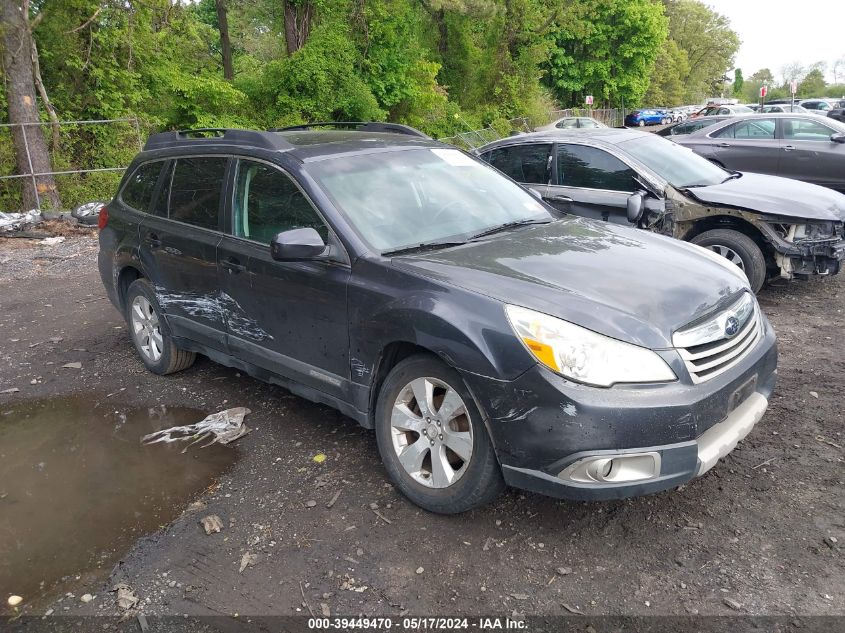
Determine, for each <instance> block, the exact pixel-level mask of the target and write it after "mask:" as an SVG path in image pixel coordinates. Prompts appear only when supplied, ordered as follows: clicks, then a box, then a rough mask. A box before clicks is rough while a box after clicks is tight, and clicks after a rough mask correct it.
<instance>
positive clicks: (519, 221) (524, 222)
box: [469, 218, 551, 241]
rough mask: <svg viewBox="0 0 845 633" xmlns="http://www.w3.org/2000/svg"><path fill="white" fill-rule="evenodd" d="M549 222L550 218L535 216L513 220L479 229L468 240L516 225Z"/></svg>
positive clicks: (506, 229)
mask: <svg viewBox="0 0 845 633" xmlns="http://www.w3.org/2000/svg"><path fill="white" fill-rule="evenodd" d="M549 222H551V219H542V220H538V219H537V218H534V219H526V220H516V221H514V222H505V223H504V224H500V225H499V226H494V227H492V228H489V229H486V230H484V231H481V232H480V233H476V234H475V235H471V236H470V237H469V240H470V241H472V240H477V239H479V238H481V237H487V236H488V235H493V234H495V233H501V232H503V231H508V230H510V229H513V228H516V227H518V226H525V225H527V224H548V223H549Z"/></svg>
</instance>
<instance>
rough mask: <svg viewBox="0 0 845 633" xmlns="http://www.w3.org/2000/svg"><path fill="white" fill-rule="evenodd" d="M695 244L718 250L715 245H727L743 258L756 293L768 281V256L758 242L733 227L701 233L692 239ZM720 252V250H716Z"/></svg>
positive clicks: (746, 272)
mask: <svg viewBox="0 0 845 633" xmlns="http://www.w3.org/2000/svg"><path fill="white" fill-rule="evenodd" d="M690 241H691V242H692V243H693V244H697V245H698V246H703V247H704V248H709V249H711V250H714V251H716V249H714V248H713V247H719V246H721V247H727V248H729V249H730V250H732V251H733V252H734V253H736V254H737V255H738V256H739V258H740V259H741V260H742V267H743V269H744V270H745V276H746V277H748V283H749V285H750V286H751V290H753V291H754V292H755V293H756V292H758V291H759V290H760V288H762V287H763V284H764V283H765V282H766V258H765V257H764V256H763V251H762V250H760V247H759V246H758V245H757V243H756V242H755V241H754V240H752V239H751V238H750V237H748V236H747V235H745V234H744V233H740V232H739V231H734V230H732V229H713V230H711V231H704V233H699V234H698V235H696V236H695V237H694V238H692V240H690ZM716 252H717V253H718V251H716Z"/></svg>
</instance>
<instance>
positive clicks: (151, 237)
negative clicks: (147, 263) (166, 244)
mask: <svg viewBox="0 0 845 633" xmlns="http://www.w3.org/2000/svg"><path fill="white" fill-rule="evenodd" d="M147 244H149V246H150V248H160V247H161V240H160V239H159V238H158V235H156V234H155V233H147Z"/></svg>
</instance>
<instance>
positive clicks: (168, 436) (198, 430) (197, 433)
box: [141, 407, 250, 453]
mask: <svg viewBox="0 0 845 633" xmlns="http://www.w3.org/2000/svg"><path fill="white" fill-rule="evenodd" d="M249 412H250V411H249V409H247V408H246V407H235V408H234V409H226V410H225V411H218V412H217V413H212V414H211V415H209V416H207V417H206V418H205V419H203V420H202V421H200V422H197V423H196V424H187V425H185V426H174V427H171V428H169V429H164V430H162V431H156V432H155V433H150V434H149V435H145V436H144V437H142V438H141V444H158V443H159V442H165V443H167V444H170V443H172V442H182V441H186V440H191V442H190V443H189V444H188V445H187V446H186V447H185V449H184V450H183V451H182V452H183V453H184V452H185V451H187V450H188V448H190V447H191V446H193V445H194V444H197V443H199V442H202V441H203V440H206V439H210V441H209V442H208V443H206V444H203V445H202V446H200V448H205V447H206V446H210V445H212V444H215V443H217V444H229V443H231V442H234V441H235V440H237V439H238V438H241V437H243V436H244V435H246V434H247V433H249V431H250V429H249V428H248V427H247V426H246V425H245V424H244V416H246V415H247V414H248V413H249Z"/></svg>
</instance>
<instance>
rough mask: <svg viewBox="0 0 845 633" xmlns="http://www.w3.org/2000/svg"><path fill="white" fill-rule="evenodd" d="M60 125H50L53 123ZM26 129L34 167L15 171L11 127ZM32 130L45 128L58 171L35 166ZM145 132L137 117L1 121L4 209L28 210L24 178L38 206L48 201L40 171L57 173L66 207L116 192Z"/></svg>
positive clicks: (0, 193)
mask: <svg viewBox="0 0 845 633" xmlns="http://www.w3.org/2000/svg"><path fill="white" fill-rule="evenodd" d="M54 126H55V128H57V129H56V130H55V133H53V132H54V130H51V127H54ZM13 128H19V129H21V130H22V132H23V134H22V137H23V139H24V148H23V149H24V152H25V153H26V161H27V164H28V165H30V169H28V170H27V173H23V174H20V173H16V171H17V168H16V164H15V148H14V145H13V143H12V130H13ZM33 134H44V137H45V140H46V141H47V143H48V146H49V148H50V160H51V165H52V168H53V171H47V172H36V171H35V170H33V169H32V167H31V165H32V159H31V154H30V149H31V139H32V137H33ZM145 136H146V132H145V131H142V125H141V123H140V122H139V121H138V119H137V118H135V117H127V118H121V119H98V120H85V121H59V122H58V124H53V123H51V122H49V121H44V122H37V123H2V124H0V211H11V212H15V211H29V209H24V208H23V187H24V184H26V186H28V187H32V188H33V189H34V190H35V197H36V201H37V208H38V210H41V208H42V205H44V203H45V201H44V200H43V199H42V196H41V195H39V194H40V192H39V188H38V179H39V177H44V176H52V177H53V178H54V179H55V181H56V187H57V189H58V192H59V195H60V196H61V200H62V207H63V209H55V210H56V211H60V210H67V209H73V208H75V207H76V206H78V205H80V204H82V203H84V202H89V201H91V200H107V199H110V198H111V196H112V195H113V194H114V190H115V189H116V188H117V184H118V183H119V182H120V178H121V175H122V174H123V172H124V170H125V169H126V167H127V166H128V165H129V163H130V161H131V160H132V158H133V157H134V156H135V154H136V153H137V152H138V151H139V150H140V149H141V148H142V146H143V138H144V137H145Z"/></svg>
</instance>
